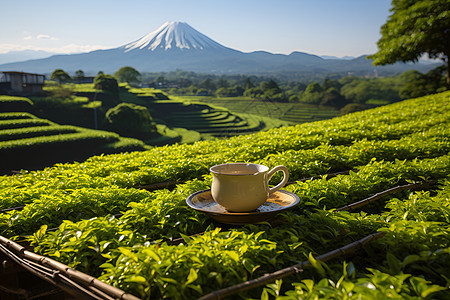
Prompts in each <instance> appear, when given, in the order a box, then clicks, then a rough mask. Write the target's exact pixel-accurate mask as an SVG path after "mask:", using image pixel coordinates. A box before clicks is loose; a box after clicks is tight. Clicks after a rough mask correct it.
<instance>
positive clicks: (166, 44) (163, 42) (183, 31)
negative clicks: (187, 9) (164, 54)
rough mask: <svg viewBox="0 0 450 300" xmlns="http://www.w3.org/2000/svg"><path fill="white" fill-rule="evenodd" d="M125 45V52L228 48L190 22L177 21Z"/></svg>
mask: <svg viewBox="0 0 450 300" xmlns="http://www.w3.org/2000/svg"><path fill="white" fill-rule="evenodd" d="M123 47H124V48H125V52H128V51H132V50H149V51H156V50H162V51H167V50H174V49H179V50H187V49H190V50H206V49H227V48H226V47H225V46H222V45H221V44H219V43H217V42H215V41H213V40H212V39H210V38H209V37H207V36H206V35H204V34H202V33H200V32H198V31H197V30H195V29H194V28H192V27H191V26H189V24H187V23H184V22H175V21H172V22H166V23H164V24H163V25H162V26H161V27H159V28H158V29H156V30H155V31H152V32H150V33H149V34H147V35H145V36H143V37H142V38H140V39H139V40H137V41H135V42H132V43H129V44H127V45H125V46H123Z"/></svg>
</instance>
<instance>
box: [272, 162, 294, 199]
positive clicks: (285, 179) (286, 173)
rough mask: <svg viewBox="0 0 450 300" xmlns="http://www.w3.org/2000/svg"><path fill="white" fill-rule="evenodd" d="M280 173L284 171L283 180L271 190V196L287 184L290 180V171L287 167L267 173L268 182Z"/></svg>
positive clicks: (279, 167) (280, 167)
mask: <svg viewBox="0 0 450 300" xmlns="http://www.w3.org/2000/svg"><path fill="white" fill-rule="evenodd" d="M278 171H282V172H283V180H282V181H281V182H280V183H279V184H278V185H276V186H274V187H273V188H271V189H269V195H270V194H273V193H275V192H276V191H278V190H279V189H281V188H282V187H283V186H284V185H285V184H286V182H287V181H288V179H289V172H288V169H287V168H286V167H285V166H276V167H275V168H273V169H272V170H270V171H269V172H268V173H267V182H269V180H270V178H272V176H273V174H275V173H276V172H278Z"/></svg>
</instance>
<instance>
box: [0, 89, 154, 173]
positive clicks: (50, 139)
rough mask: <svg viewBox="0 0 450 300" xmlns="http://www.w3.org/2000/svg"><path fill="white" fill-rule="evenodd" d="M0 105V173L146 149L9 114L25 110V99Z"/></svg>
mask: <svg viewBox="0 0 450 300" xmlns="http://www.w3.org/2000/svg"><path fill="white" fill-rule="evenodd" d="M0 102H1V103H2V104H1V106H2V109H1V110H0V156H1V165H0V173H8V172H10V171H11V170H20V169H27V170H33V169H38V168H43V167H46V166H50V165H52V164H55V163H62V162H69V161H76V160H84V159H86V158H88V157H90V156H92V155H99V154H102V153H119V152H126V151H142V150H145V149H148V147H147V146H146V145H144V143H142V142H141V141H139V140H136V139H131V138H123V137H120V136H119V135H118V134H115V133H112V132H106V131H100V130H91V129H86V128H82V127H77V126H68V125H59V124H56V123H54V122H51V121H49V120H46V119H40V118H38V117H36V116H34V115H32V114H31V113H28V112H20V111H19V112H11V111H13V110H14V109H15V108H17V107H20V106H22V107H26V104H24V103H30V102H29V100H28V99H26V100H24V98H20V97H9V96H0ZM4 111H9V112H4Z"/></svg>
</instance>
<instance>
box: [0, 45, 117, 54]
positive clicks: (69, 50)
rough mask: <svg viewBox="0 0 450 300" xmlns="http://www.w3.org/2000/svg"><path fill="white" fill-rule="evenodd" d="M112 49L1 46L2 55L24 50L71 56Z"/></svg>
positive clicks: (84, 46) (99, 46)
mask: <svg viewBox="0 0 450 300" xmlns="http://www.w3.org/2000/svg"><path fill="white" fill-rule="evenodd" d="M109 48H112V47H107V46H102V45H77V44H67V45H63V46H59V47H38V46H29V45H27V46H23V45H18V44H0V53H7V52H11V51H23V50H35V51H39V50H41V51H46V52H50V53H55V54H56V53H57V54H71V53H81V52H90V51H94V50H101V49H109Z"/></svg>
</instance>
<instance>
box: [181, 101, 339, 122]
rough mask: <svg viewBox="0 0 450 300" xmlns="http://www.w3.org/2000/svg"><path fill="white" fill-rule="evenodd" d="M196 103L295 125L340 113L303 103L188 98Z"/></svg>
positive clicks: (329, 108) (330, 108) (331, 108)
mask: <svg viewBox="0 0 450 300" xmlns="http://www.w3.org/2000/svg"><path fill="white" fill-rule="evenodd" d="M188 98H189V99H192V100H193V99H195V100H196V101H199V102H203V103H207V104H209V105H214V106H218V107H223V108H226V109H228V110H230V111H233V112H236V113H239V112H245V113H247V114H254V115H259V116H265V117H270V118H274V119H280V120H283V121H287V122H291V123H293V124H302V123H306V122H314V121H320V120H325V119H330V118H333V117H335V116H337V115H338V113H339V111H338V110H337V109H335V108H333V107H323V106H318V105H309V104H303V103H280V102H272V101H268V100H255V99H248V98H240V97H237V98H209V97H201V98H198V97H197V98H195V97H188Z"/></svg>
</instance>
